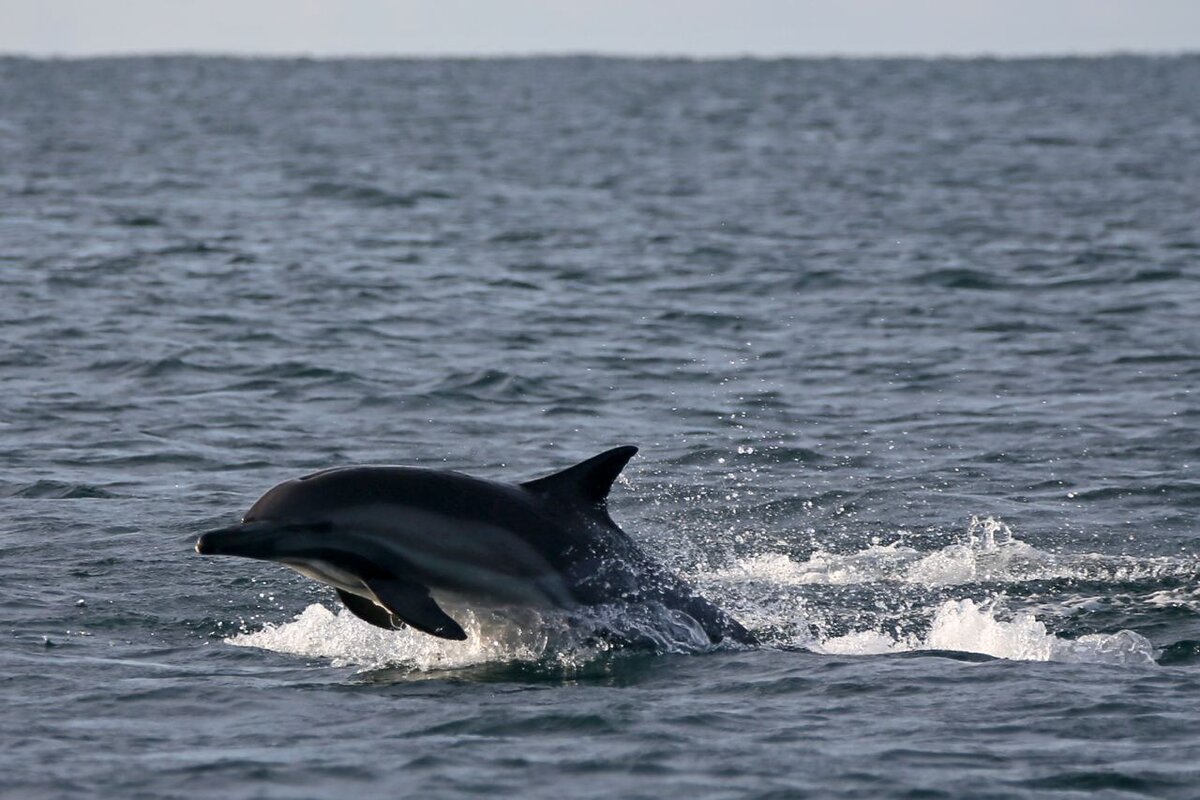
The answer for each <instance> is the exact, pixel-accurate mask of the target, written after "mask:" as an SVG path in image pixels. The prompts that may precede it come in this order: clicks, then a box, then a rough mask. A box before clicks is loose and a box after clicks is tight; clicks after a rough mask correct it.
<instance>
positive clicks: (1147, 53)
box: [0, 48, 1200, 61]
mask: <svg viewBox="0 0 1200 800" xmlns="http://www.w3.org/2000/svg"><path fill="white" fill-rule="evenodd" d="M1195 56H1200V48H1198V49H1194V50H1189V49H1162V50H1139V49H1136V48H1128V49H1126V48H1118V49H1112V50H1094V51H1093V50H1083V51H1079V50H1075V51H1070V50H1046V51H1029V52H1020V53H1003V52H994V51H986V50H980V51H975V52H942V53H918V52H911V51H894V52H893V51H881V52H876V53H871V52H863V53H846V52H828V53H819V52H810V53H785V52H780V53H748V52H741V53H739V52H729V53H711V54H696V53H672V52H620V51H604V50H569V49H568V50H548V51H528V52H520V51H512V52H508V51H497V52H495V53H487V52H484V53H457V52H429V53H386V52H379V53H375V52H363V53H355V52H347V53H336V52H330V53H314V52H311V51H309V52H306V51H278V52H249V51H244V50H216V49H214V50H208V49H202V50H190V49H179V50H168V49H164V50H153V49H150V50H111V51H104V50H98V51H95V52H86V53H69V52H45V53H42V52H22V51H9V50H0V58H5V59H26V60H30V61H89V60H117V59H122V58H127V59H139V58H145V59H151V58H197V59H202V58H211V59H226V60H238V59H240V60H246V61H272V60H274V61H526V60H536V59H572V58H578V59H583V58H591V59H600V60H612V61H1051V60H1081V61H1082V60H1102V59H1111V58H1189V57H1195Z"/></svg>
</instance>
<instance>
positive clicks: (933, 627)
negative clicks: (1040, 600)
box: [810, 599, 1156, 666]
mask: <svg viewBox="0 0 1200 800" xmlns="http://www.w3.org/2000/svg"><path fill="white" fill-rule="evenodd" d="M1000 605H1001V601H999V600H995V601H993V602H991V603H983V604H979V603H976V602H975V601H973V600H969V599H968V600H948V601H946V602H945V603H943V604H942V605H941V607H940V608H938V610H937V613H935V614H934V617H933V620H932V622H931V623H930V626H929V631H928V632H927V633H925V634H924V635H910V636H892V635H889V634H888V633H885V632H883V631H878V630H867V631H859V632H856V633H849V634H845V635H843V636H836V637H830V638H827V639H824V640H819V641H815V642H813V643H811V645H810V649H812V650H813V651H814V652H818V653H827V654H837V655H880V654H885V653H906V652H918V651H923V650H927V651H929V650H931V651H951V652H958V653H980V654H982V655H987V656H992V657H994V658H1004V659H1009V660H1012V661H1065V662H1070V663H1088V664H1114V665H1123V666H1136V665H1151V664H1154V663H1155V653H1156V648H1155V647H1154V645H1153V644H1152V643H1151V642H1150V640H1149V639H1147V638H1146V637H1144V636H1142V635H1140V634H1137V633H1134V632H1133V631H1128V630H1123V631H1118V632H1116V633H1112V634H1088V635H1086V636H1081V637H1079V638H1077V639H1066V638H1063V637H1060V636H1055V635H1053V634H1051V633H1050V632H1049V631H1048V630H1047V629H1046V625H1045V623H1043V622H1041V621H1039V620H1038V619H1037V618H1036V617H1035V616H1034V615H1033V614H1031V613H1028V612H1025V613H1020V614H1017V615H1016V616H1015V617H1014V618H1013V619H1011V620H1008V621H1004V620H1001V619H998V618H997V610H998V607H999V606H1000Z"/></svg>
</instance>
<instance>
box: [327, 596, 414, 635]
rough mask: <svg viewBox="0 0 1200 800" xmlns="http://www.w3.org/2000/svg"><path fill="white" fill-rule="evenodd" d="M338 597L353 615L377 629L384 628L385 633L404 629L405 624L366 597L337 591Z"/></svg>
mask: <svg viewBox="0 0 1200 800" xmlns="http://www.w3.org/2000/svg"><path fill="white" fill-rule="evenodd" d="M337 595H338V597H340V598H341V600H342V603H343V604H344V605H345V606H346V608H348V609H350V613H351V614H353V615H354V616H356V617H358V618H359V619H361V620H363V621H364V622H369V623H371V624H372V625H374V626H375V627H376V628H383V629H384V630H385V631H394V630H396V629H397V628H402V627H404V623H403V622H401V621H400V620H398V619H396V618H395V617H393V616H392V615H391V613H389V612H388V610H387V609H386V608H383V607H382V606H379V605H377V604H375V603H374V602H372V601H370V600H368V599H367V598H365V597H359V596H358V595H356V594H350V593H349V592H347V591H344V590H342V589H338V590H337Z"/></svg>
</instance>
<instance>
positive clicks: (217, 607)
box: [0, 56, 1200, 798]
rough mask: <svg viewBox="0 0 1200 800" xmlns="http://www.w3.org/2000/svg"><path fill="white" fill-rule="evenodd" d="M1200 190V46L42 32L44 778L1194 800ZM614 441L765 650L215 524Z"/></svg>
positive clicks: (29, 522) (1, 754) (0, 154)
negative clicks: (234, 40)
mask: <svg viewBox="0 0 1200 800" xmlns="http://www.w3.org/2000/svg"><path fill="white" fill-rule="evenodd" d="M1198 198H1200V58H1198V57H1195V56H1188V57H1177V58H1138V57H1119V58H1105V59H1069V60H1032V61H991V60H973V61H962V60H958V61H938V60H933V61H894V60H893V61H882V60H881V61H870V60H867V61H840V60H828V61H803V60H801V61H786V60H785V61H751V60H745V61H718V62H702V63H695V62H689V61H654V60H646V61H630V60H608V59H597V58H569V59H533V60H498V61H488V60H484V61H390V60H378V61H376V60H361V61H309V60H232V59H215V58H206V59H201V58H140V59H107V60H84V61H32V60H24V59H15V58H8V59H0V336H2V338H0V387H2V391H0V464H2V466H3V469H2V470H0V587H3V588H2V590H0V619H2V621H3V635H4V645H3V647H0V708H2V709H3V713H0V795H3V796H5V797H14V798H91V797H123V798H170V797H197V798H209V797H211V798H242V797H244V798H343V797H353V796H381V795H387V796H435V797H446V798H458V797H490V796H496V795H501V794H508V795H511V796H516V797H546V798H574V797H614V796H619V797H631V798H632V797H645V798H658V797H667V796H683V795H685V794H686V795H689V796H695V797H706V798H707V797H739V798H741V797H758V798H768V797H780V798H781V797H805V796H811V797H846V798H858V797H911V798H917V797H920V798H938V797H972V798H1008V797H1038V798H1041V797H1063V798H1067V797H1110V798H1117V797H1122V798H1124V797H1180V798H1190V797H1196V796H1197V795H1200V789H1197V788H1196V787H1197V781H1198V780H1200V766H1198V763H1200V708H1198V706H1197V697H1200V583H1198V578H1200V522H1198V520H1200V477H1198V468H1200V430H1198V429H1200V397H1198V384H1200V200H1198ZM620 444H636V445H639V446H640V447H641V448H642V450H641V453H640V454H639V456H638V457H637V458H636V459H635V460H634V462H633V463H632V464H631V465H630V467H629V468H628V470H627V472H626V475H625V476H624V477H623V479H622V480H621V482H620V483H619V484H618V486H617V487H616V488H615V490H614V494H613V496H612V499H611V508H612V512H613V515H614V517H615V518H616V519H617V520H618V521H619V522H620V523H621V524H622V525H623V526H624V528H625V529H626V530H627V531H628V532H629V533H630V535H631V536H633V537H634V538H635V539H636V540H638V541H639V542H640V543H642V545H643V546H644V547H645V548H646V549H647V550H648V551H649V552H651V553H653V554H654V555H655V556H656V557H657V558H659V559H660V560H662V561H663V562H665V563H667V564H669V565H671V566H672V567H673V568H674V569H676V570H678V571H679V572H681V573H682V574H684V575H685V576H687V577H688V578H689V579H690V580H691V581H693V582H694V583H695V584H696V585H697V586H699V587H700V588H701V589H702V590H703V591H704V593H705V594H706V595H707V596H708V597H709V598H710V599H712V600H713V601H714V602H717V603H718V604H720V605H722V606H723V607H725V608H726V609H728V610H729V611H730V612H731V613H733V614H734V615H735V616H737V617H738V619H740V620H741V621H742V622H744V623H745V624H746V625H747V626H749V627H751V628H752V629H753V630H755V631H756V632H757V633H758V635H759V636H760V638H761V639H762V640H763V645H762V646H761V647H756V648H750V649H746V648H740V649H739V648H724V649H713V648H705V647H700V646H697V645H696V644H695V643H694V642H691V641H688V640H687V639H686V637H679V636H675V635H674V634H673V633H672V632H671V631H670V630H668V629H666V628H665V627H664V629H663V632H662V633H663V635H662V637H661V642H660V646H658V647H656V648H655V649H653V650H650V651H647V650H641V651H638V652H628V651H625V652H623V651H621V650H613V649H605V650H601V649H597V648H596V647H594V646H592V647H589V646H585V645H584V644H583V643H581V642H578V641H575V640H573V639H572V638H571V636H570V631H569V630H565V631H564V630H563V629H562V628H561V626H559V627H556V626H555V624H552V621H549V620H548V621H546V624H545V625H544V626H538V625H532V626H525V627H521V626H517V625H511V626H507V627H496V626H489V624H484V622H483V621H481V620H479V619H475V618H472V619H468V620H464V622H465V624H466V627H467V628H468V630H469V631H470V632H471V633H472V637H471V639H470V640H468V641H467V642H464V643H455V642H446V641H440V640H434V639H432V638H429V637H424V636H423V635H421V634H413V633H411V632H407V631H400V632H394V633H385V632H383V631H380V630H377V629H373V628H371V627H370V626H368V625H366V624H365V623H361V622H359V621H358V620H357V619H355V618H353V617H350V616H348V615H347V614H346V613H345V612H340V611H339V606H338V604H337V602H336V598H335V597H334V596H333V594H332V593H331V591H329V590H327V589H324V588H322V587H320V586H318V585H317V584H315V583H313V582H311V581H307V580H305V579H303V578H301V577H300V576H298V575H296V574H294V573H291V572H290V571H288V570H286V569H284V568H282V567H279V566H277V565H271V564H264V563H256V562H247V561H240V560H233V559H220V558H201V557H200V556H198V555H196V553H195V552H194V551H193V549H192V546H193V543H194V540H195V536H196V534H197V533H198V532H199V531H201V530H204V529H207V528H210V527H214V526H218V525H224V524H228V523H231V522H233V521H235V520H237V519H238V518H239V517H240V515H241V514H242V513H243V512H244V511H245V510H246V509H247V508H248V507H249V506H250V504H251V503H252V502H253V501H254V500H255V499H256V498H257V497H258V496H259V495H260V494H261V493H262V492H263V491H265V490H266V489H267V488H269V487H270V486H272V485H273V484H275V483H277V482H279V481H281V480H284V479H286V478H289V477H293V476H295V475H298V474H301V473H304V472H307V471H312V470H314V469H316V468H321V467H326V466H333V465H340V464H351V463H402V464H417V465H423V466H433V467H449V468H455V469H461V470H464V471H467V472H470V473H473V474H478V475H482V476H486V477H491V478H497V479H513V480H517V479H525V478H529V477H533V476H537V475H540V474H546V473H548V472H551V471H553V470H556V469H559V468H562V467H564V466H567V465H569V464H571V463H574V462H575V461H578V460H581V459H582V458H585V457H587V456H590V455H592V454H594V453H597V452H599V451H601V450H603V449H606V448H608V447H611V446H615V445H620ZM628 611H629V613H630V614H635V613H637V610H636V609H630V610H628ZM650 622H651V623H652V624H653V623H654V620H653V619H651V620H650Z"/></svg>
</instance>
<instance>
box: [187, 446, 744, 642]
mask: <svg viewBox="0 0 1200 800" xmlns="http://www.w3.org/2000/svg"><path fill="white" fill-rule="evenodd" d="M636 452H637V448H636V447H617V448H615V449H612V450H609V451H607V452H604V453H601V454H600V455H598V456H595V457H593V458H590V459H588V460H587V461H584V462H582V463H580V464H577V465H575V466H573V467H570V468H569V469H566V470H563V471H562V472H558V473H555V474H554V475H550V476H548V477H545V478H540V479H538V480H533V481H528V482H525V483H521V484H510V483H501V482H498V481H490V480H483V479H481V478H474V477H471V476H469V475H464V474H462V473H460V472H452V471H449V470H436V469H425V468H420V467H391V466H362V467H339V468H335V469H328V470H324V471H322V472H317V473H314V474H312V475H306V476H304V477H302V478H296V479H294V480H290V481H285V482H284V483H281V484H279V485H278V486H276V487H275V488H273V489H271V490H270V491H268V492H267V493H266V494H264V495H263V496H262V497H261V498H259V500H258V502H256V503H255V504H254V505H253V506H252V507H251V508H250V510H249V511H248V512H247V513H246V516H245V517H244V518H243V520H242V522H241V523H240V524H238V525H232V526H230V527H227V528H220V529H218V530H213V531H208V532H207V533H204V534H201V536H200V538H199V539H198V540H197V541H196V551H197V552H198V553H202V554H204V555H231V556H243V557H246V558H257V559H264V560H267V561H278V562H279V563H281V564H286V565H287V566H289V567H292V568H293V569H295V570H297V571H298V572H301V573H303V574H304V575H307V576H308V577H311V578H314V579H316V580H318V581H321V582H322V583H326V584H329V585H330V586H333V587H334V588H335V589H336V590H337V593H338V596H339V597H340V598H341V600H342V602H343V603H345V605H346V607H347V608H348V609H350V611H351V612H353V613H354V614H355V615H356V616H358V617H360V618H362V619H364V620H366V621H367V622H369V623H371V624H372V625H376V626H378V627H380V628H387V629H392V628H399V627H402V626H403V625H404V624H407V625H410V626H412V627H413V628H415V629H417V630H419V631H423V632H425V633H428V634H432V635H433V636H440V637H442V638H444V639H460V640H461V639H465V638H467V634H466V632H465V631H464V630H463V629H462V626H461V625H459V624H458V622H456V621H455V620H454V619H453V618H452V617H451V616H450V615H449V614H447V613H446V611H444V610H443V609H442V606H441V605H439V601H441V602H445V603H455V604H460V605H467V606H472V605H476V606H480V607H486V608H493V609H494V608H500V609H503V608H530V607H532V608H543V609H546V608H557V609H573V608H576V607H578V606H594V605H600V604H608V603H635V604H648V605H649V604H659V605H661V606H663V607H665V608H667V609H669V610H671V611H673V612H677V613H683V614H686V615H688V616H689V617H691V618H692V619H694V620H695V621H696V623H698V624H699V626H700V627H701V628H703V630H704V632H705V633H706V634H707V635H708V637H709V639H710V640H712V641H713V642H720V641H722V640H724V639H730V640H733V641H735V642H740V643H746V644H751V643H753V642H754V636H753V635H752V634H751V633H750V632H749V631H747V630H746V629H745V628H743V627H742V626H741V625H740V624H739V623H738V622H737V621H736V620H734V619H733V618H732V617H730V616H729V615H728V614H726V613H725V612H723V611H722V610H721V609H719V608H717V607H716V606H714V605H712V604H711V603H709V602H708V601H707V600H705V599H704V598H703V597H701V596H700V595H698V594H696V593H695V592H694V591H693V590H692V589H691V587H690V586H688V585H687V584H686V583H685V582H684V581H683V580H682V579H680V578H679V577H678V576H676V575H674V574H672V573H671V572H669V571H667V570H666V569H664V568H663V567H661V566H660V565H658V564H656V563H655V562H654V561H652V560H651V559H649V558H647V557H646V555H645V554H644V553H643V552H642V551H641V549H640V548H639V547H638V546H637V545H636V544H635V543H634V542H633V540H632V539H630V538H629V536H628V535H626V534H625V532H624V531H622V530H621V529H620V528H619V527H618V526H617V524H616V523H614V522H613V521H612V519H611V517H609V515H608V509H607V504H606V499H607V497H608V493H609V490H610V489H611V488H612V484H613V482H614V481H615V480H616V479H617V476H618V475H619V474H620V473H621V470H622V469H623V468H624V467H625V464H626V463H627V462H628V461H629V459H630V458H632V457H633V455H634V453H636Z"/></svg>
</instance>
